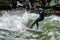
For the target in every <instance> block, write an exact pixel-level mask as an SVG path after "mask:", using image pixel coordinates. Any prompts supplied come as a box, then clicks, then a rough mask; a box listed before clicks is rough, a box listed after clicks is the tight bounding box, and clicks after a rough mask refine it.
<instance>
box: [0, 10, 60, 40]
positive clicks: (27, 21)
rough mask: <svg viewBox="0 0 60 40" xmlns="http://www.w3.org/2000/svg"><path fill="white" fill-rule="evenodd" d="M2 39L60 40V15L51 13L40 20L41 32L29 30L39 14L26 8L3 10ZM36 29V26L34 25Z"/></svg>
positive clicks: (0, 23) (0, 38)
mask: <svg viewBox="0 0 60 40" xmlns="http://www.w3.org/2000/svg"><path fill="white" fill-rule="evenodd" d="M0 13H2V16H0V40H60V17H59V16H55V15H51V16H49V17H45V19H44V20H43V21H41V22H39V28H38V30H40V31H41V32H29V31H28V32H27V31H26V28H27V27H30V26H31V24H32V23H33V22H34V21H35V19H36V18H37V17H38V16H39V15H38V14H35V13H29V12H26V11H25V10H11V11H1V12H0ZM33 29H36V26H34V27H33Z"/></svg>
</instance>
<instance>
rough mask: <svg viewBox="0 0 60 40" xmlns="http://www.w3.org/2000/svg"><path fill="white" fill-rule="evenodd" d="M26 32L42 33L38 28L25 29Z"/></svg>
mask: <svg viewBox="0 0 60 40" xmlns="http://www.w3.org/2000/svg"><path fill="white" fill-rule="evenodd" d="M26 31H27V32H38V33H42V31H40V30H35V29H29V28H28V29H26Z"/></svg>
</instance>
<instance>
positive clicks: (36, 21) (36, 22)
mask: <svg viewBox="0 0 60 40" xmlns="http://www.w3.org/2000/svg"><path fill="white" fill-rule="evenodd" d="M38 19H39V18H37V19H36V20H35V22H34V23H33V24H32V26H31V27H30V28H32V27H33V26H34V25H35V24H37V26H38V21H39V20H38Z"/></svg>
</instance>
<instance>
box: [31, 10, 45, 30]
mask: <svg viewBox="0 0 60 40" xmlns="http://www.w3.org/2000/svg"><path fill="white" fill-rule="evenodd" d="M38 14H39V17H38V18H37V19H36V20H35V22H34V23H33V24H32V25H31V27H30V28H32V27H33V26H34V25H35V24H36V26H37V29H38V25H39V23H38V22H39V21H42V20H43V19H44V11H43V12H42V13H41V14H40V11H38Z"/></svg>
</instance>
